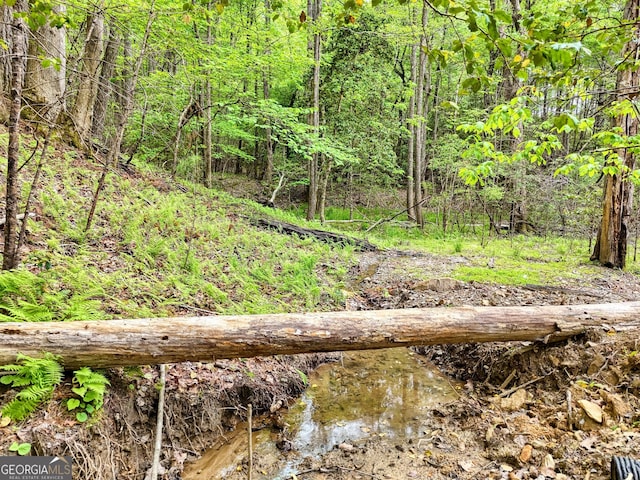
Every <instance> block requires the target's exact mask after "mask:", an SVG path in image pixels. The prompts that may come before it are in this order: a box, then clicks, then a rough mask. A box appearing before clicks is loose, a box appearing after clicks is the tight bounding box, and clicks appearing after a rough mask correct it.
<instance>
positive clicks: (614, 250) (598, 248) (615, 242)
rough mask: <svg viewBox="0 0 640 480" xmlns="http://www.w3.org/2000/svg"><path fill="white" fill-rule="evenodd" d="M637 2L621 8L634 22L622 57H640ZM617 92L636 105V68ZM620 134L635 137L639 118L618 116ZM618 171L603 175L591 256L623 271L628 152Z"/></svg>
mask: <svg viewBox="0 0 640 480" xmlns="http://www.w3.org/2000/svg"><path fill="white" fill-rule="evenodd" d="M639 13H640V0H627V4H626V6H625V9H624V23H634V22H635V27H634V31H633V36H632V37H631V39H630V40H629V41H627V44H626V45H625V48H624V52H623V55H622V57H623V58H634V59H635V58H638V54H640V50H639V48H638V47H639V45H638V41H637V39H638V35H640V24H639V23H638V19H639V18H640V15H639ZM616 84H617V85H616V92H617V99H618V101H619V102H622V101H625V100H627V101H630V102H635V100H636V97H637V95H638V87H640V72H639V71H638V68H637V67H634V68H621V70H620V71H619V72H618V78H617V80H616ZM616 123H617V125H618V127H620V128H621V130H622V135H624V136H625V137H632V136H634V135H637V134H638V117H637V116H636V114H635V113H634V114H626V115H621V116H619V117H618V118H617V119H616ZM618 157H619V162H620V171H619V172H618V173H616V174H615V175H606V180H605V186H604V200H603V203H602V220H601V222H600V228H599V229H598V237H597V239H596V244H595V247H594V249H593V253H592V255H591V260H597V261H598V262H600V263H601V264H602V265H604V266H606V267H614V268H624V267H625V264H626V257H627V236H628V234H629V226H628V223H629V220H630V218H631V213H632V211H633V210H632V209H633V183H632V182H631V181H630V180H629V178H628V176H629V172H631V171H632V170H633V169H634V168H635V156H634V154H633V153H632V152H630V151H629V150H627V149H620V150H619V151H618Z"/></svg>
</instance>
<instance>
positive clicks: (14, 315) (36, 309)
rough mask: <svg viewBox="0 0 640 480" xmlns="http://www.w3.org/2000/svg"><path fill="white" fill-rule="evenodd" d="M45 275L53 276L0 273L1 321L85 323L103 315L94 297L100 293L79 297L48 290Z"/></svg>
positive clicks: (63, 291) (59, 289) (88, 292)
mask: <svg viewBox="0 0 640 480" xmlns="http://www.w3.org/2000/svg"><path fill="white" fill-rule="evenodd" d="M44 275H48V276H52V275H55V273H54V272H51V271H48V272H46V273H43V274H41V275H36V274H33V273H31V272H29V271H26V270H15V271H10V272H3V273H1V274H0V322H16V321H22V322H48V321H52V320H67V321H68V320H87V319H91V318H96V317H98V316H101V315H102V311H101V310H100V302H99V301H97V300H95V297H96V296H100V295H102V293H103V292H101V291H99V290H96V289H90V290H88V291H84V292H83V293H80V294H78V293H74V292H72V291H71V290H66V289H63V288H57V289H52V290H54V291H47V284H51V283H52V281H51V279H47V278H44ZM54 283H55V282H54ZM48 288H50V289H51V286H50V285H49V287H48Z"/></svg>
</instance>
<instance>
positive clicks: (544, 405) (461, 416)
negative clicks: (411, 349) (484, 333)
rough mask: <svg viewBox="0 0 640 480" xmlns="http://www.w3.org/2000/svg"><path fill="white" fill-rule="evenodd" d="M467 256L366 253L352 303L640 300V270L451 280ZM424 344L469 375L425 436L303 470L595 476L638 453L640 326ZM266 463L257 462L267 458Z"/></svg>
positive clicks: (429, 421) (338, 452) (360, 445)
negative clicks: (538, 279) (505, 281)
mask: <svg viewBox="0 0 640 480" xmlns="http://www.w3.org/2000/svg"><path fill="white" fill-rule="evenodd" d="M468 261H469V260H468V259H467V258H465V257H464V256H436V255H431V254H419V253H411V252H382V253H367V254H363V255H362V256H361V257H360V263H359V265H358V266H357V267H356V268H355V269H354V270H353V271H352V277H353V278H354V279H355V284H354V285H353V294H352V296H351V298H350V300H349V305H348V307H349V308H350V309H385V308H410V307H431V306H462V305H550V304H581V303H608V302H624V301H631V300H637V299H638V298H639V294H640V281H639V279H638V278H637V276H635V275H631V274H627V273H623V272H620V271H612V270H608V269H602V270H601V271H600V274H599V275H594V276H592V277H591V278H580V279H575V280H571V279H568V280H567V279H565V280H563V281H562V282H561V283H560V284H556V285H553V286H542V285H526V286H520V287H513V286H509V287H505V286H501V285H490V284H479V283H474V282H471V283H466V282H462V281H459V280H453V279H451V278H449V277H448V275H449V273H450V272H451V271H452V270H453V269H454V268H455V267H456V265H458V264H460V263H465V262H468ZM487 268H490V267H489V266H487ZM425 277H427V278H429V280H424V278H425ZM418 350H419V351H420V352H421V353H423V354H424V355H426V358H427V359H429V360H430V361H431V362H433V363H434V364H436V365H437V366H438V367H439V368H440V369H441V370H442V372H444V373H445V374H446V375H449V376H450V378H452V379H456V380H459V381H462V382H463V385H464V386H463V387H462V388H461V389H460V390H459V397H458V398H457V400H455V401H453V402H450V403H448V404H443V405H439V406H437V407H435V408H434V409H433V410H432V411H431V412H430V413H429V414H428V415H425V416H424V418H422V419H420V421H421V429H420V432H419V433H417V434H416V436H415V438H406V439H403V440H398V439H392V438H388V437H380V436H375V435H374V436H371V437H369V438H366V439H363V440H361V441H358V442H353V443H352V444H348V445H341V446H340V447H339V448H334V449H333V450H331V451H330V452H328V453H327V454H325V455H323V456H322V457H320V458H308V459H307V460H306V461H305V462H303V465H301V466H300V471H304V472H306V473H305V474H304V475H298V478H305V479H327V480H328V479H365V478H375V479H400V478H420V479H440V478H442V479H444V478H459V479H474V478H476V479H485V478H492V479H494V478H495V479H544V478H555V479H581V480H582V479H584V480H587V479H592V480H597V479H608V478H611V477H610V474H609V465H610V462H611V458H612V456H614V455H617V456H631V457H633V456H634V455H635V456H636V458H637V455H638V453H637V452H639V451H640V397H639V394H640V355H638V351H639V350H640V339H639V338H638V337H637V335H629V334H626V333H624V332H619V333H616V332H614V331H612V330H594V331H592V332H589V333H588V334H587V335H584V336H583V337H581V338H575V339H572V340H570V341H568V342H563V343H560V344H556V345H548V346H543V345H535V344H531V343H521V342H518V343H509V344H497V343H496V344H478V345H449V346H438V347H427V348H420V349H418ZM569 405H570V406H569ZM582 405H583V406H584V407H583V406H582ZM590 415H591V416H594V417H598V416H599V415H601V416H602V419H601V421H595V420H593V419H592V418H591V417H590ZM257 464H258V465H257V468H258V469H259V468H260V460H259V459H258V460H257ZM235 478H241V475H238V476H237V477H235ZM265 478H268V477H265Z"/></svg>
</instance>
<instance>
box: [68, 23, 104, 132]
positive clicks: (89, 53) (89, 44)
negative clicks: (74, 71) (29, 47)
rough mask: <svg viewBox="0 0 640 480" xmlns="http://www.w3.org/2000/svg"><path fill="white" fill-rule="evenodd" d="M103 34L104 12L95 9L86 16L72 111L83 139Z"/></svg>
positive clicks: (94, 93) (90, 115) (88, 124)
mask: <svg viewBox="0 0 640 480" xmlns="http://www.w3.org/2000/svg"><path fill="white" fill-rule="evenodd" d="M103 35H104V13H103V12H102V11H97V12H95V13H93V14H91V15H89V16H88V17H87V34H86V38H85V42H84V51H83V53H82V70H81V73H80V84H79V85H78V95H77V97H76V103H75V105H74V107H73V113H72V117H73V121H74V123H75V127H76V130H77V131H78V133H79V134H80V138H81V139H82V140H83V141H87V140H88V138H89V133H90V132H91V126H92V123H93V106H94V104H95V101H96V96H97V94H98V68H99V67H100V58H101V56H102V37H103Z"/></svg>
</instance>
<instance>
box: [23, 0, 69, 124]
mask: <svg viewBox="0 0 640 480" xmlns="http://www.w3.org/2000/svg"><path fill="white" fill-rule="evenodd" d="M53 11H54V13H55V14H59V15H62V14H64V13H65V11H66V7H65V6H64V5H62V4H60V5H56V6H55V7H54V10H53ZM31 34H32V36H33V38H32V41H30V42H29V55H28V60H27V76H26V78H25V85H24V92H23V96H24V98H25V100H26V102H27V103H28V104H29V106H30V107H31V108H32V109H33V110H34V112H35V113H36V114H37V115H38V116H40V117H41V118H40V119H44V120H45V121H48V122H55V120H56V119H57V118H58V115H59V114H60V112H61V111H63V110H64V108H65V101H64V94H65V86H66V71H67V53H66V41H67V39H66V29H65V28H57V27H51V26H50V25H48V24H46V25H43V26H42V27H40V28H38V30H36V31H35V32H32V33H31ZM43 57H44V58H46V59H48V60H50V61H51V62H53V64H52V65H50V66H47V67H45V66H43V64H42V58H43ZM40 119H38V120H40Z"/></svg>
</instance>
